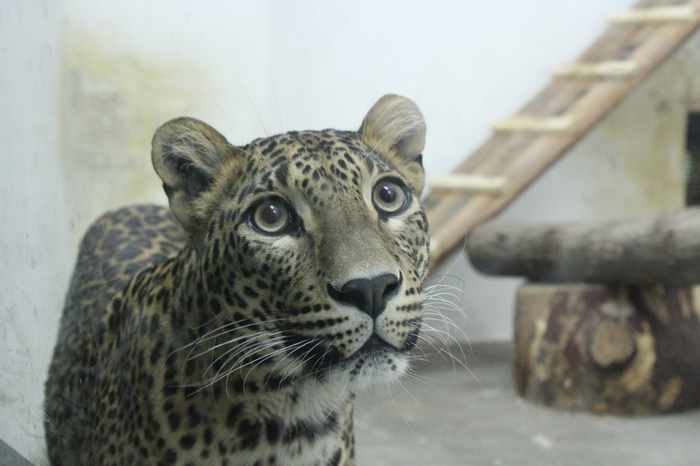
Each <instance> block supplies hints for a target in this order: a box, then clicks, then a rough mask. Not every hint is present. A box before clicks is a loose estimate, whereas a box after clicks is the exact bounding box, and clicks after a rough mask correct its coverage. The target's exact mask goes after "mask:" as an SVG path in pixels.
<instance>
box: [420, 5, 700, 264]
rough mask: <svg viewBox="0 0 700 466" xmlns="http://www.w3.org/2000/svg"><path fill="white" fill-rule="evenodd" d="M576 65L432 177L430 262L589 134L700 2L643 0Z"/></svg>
mask: <svg viewBox="0 0 700 466" xmlns="http://www.w3.org/2000/svg"><path fill="white" fill-rule="evenodd" d="M609 19H610V23H611V24H610V27H609V28H608V29H607V31H606V32H605V33H604V34H603V35H602V36H601V37H600V38H599V39H598V40H597V41H596V42H595V43H594V44H593V45H592V46H591V47H590V48H589V49H588V50H586V52H584V53H583V54H582V55H581V56H580V57H579V58H578V60H576V61H575V62H573V63H571V64H567V65H563V66H559V67H557V68H555V69H554V70H553V73H552V75H553V79H552V81H551V83H550V84H549V85H548V86H547V87H545V89H544V90H542V91H541V92H540V93H539V94H538V95H537V96H536V97H535V98H534V100H532V101H531V102H530V103H529V104H527V105H526V106H525V107H524V108H523V109H522V110H521V111H520V112H519V113H518V114H517V115H515V116H514V117H512V118H508V119H504V120H499V121H496V122H494V123H493V125H492V126H493V135H492V136H491V137H490V138H489V139H488V140H487V141H486V142H485V143H484V144H483V145H482V146H481V147H479V148H478V149H477V150H476V151H475V152H473V153H472V154H471V155H470V156H469V157H468V158H467V159H466V160H465V161H464V162H462V164H461V165H459V166H458V167H457V168H456V169H455V170H454V172H453V173H452V174H451V175H442V176H434V177H430V178H429V179H428V187H430V188H431V192H430V194H429V195H428V196H427V197H426V198H425V199H424V201H423V204H424V206H425V210H426V214H427V216H428V220H429V222H430V236H431V254H430V255H431V263H432V265H433V268H434V267H435V266H437V265H439V264H440V263H441V262H442V261H443V260H444V259H445V258H446V257H447V256H448V255H449V254H450V253H451V252H454V251H455V250H456V249H457V248H460V247H461V245H462V243H463V241H464V238H465V235H466V233H468V232H469V231H471V230H472V229H474V228H475V227H477V226H478V225H480V224H481V223H483V222H484V221H486V220H488V219H489V218H491V217H493V216H494V215H496V214H497V213H498V212H500V211H501V210H502V209H503V208H505V207H506V206H507V205H508V204H510V202H512V201H513V200H514V199H515V198H516V197H517V196H518V195H519V194H520V193H521V192H522V191H523V190H524V189H525V188H527V187H528V186H529V185H530V183H532V182H533V181H534V180H535V179H536V178H537V177H538V176H539V175H541V174H542V173H543V172H544V171H545V170H546V169H547V168H548V167H549V166H550V165H552V164H553V163H554V162H555V161H556V160H557V159H559V157H561V156H562V155H563V154H564V153H565V152H566V151H567V150H568V149H569V148H570V147H571V146H572V145H573V144H574V143H576V142H577V141H578V140H579V139H581V137H583V136H584V135H585V134H586V133H588V132H589V131H590V130H591V129H592V128H593V127H594V126H595V125H596V124H597V123H598V122H599V121H601V119H602V118H603V117H605V116H606V115H607V114H608V113H609V112H610V111H611V110H612V109H613V108H615V106H616V105H617V104H618V103H620V102H621V101H622V100H623V99H624V98H625V97H626V96H627V95H629V94H630V92H631V91H632V90H633V89H634V88H635V87H636V86H637V85H638V84H639V83H640V82H641V81H643V80H644V78H646V77H647V76H648V75H649V73H651V72H652V71H653V70H654V69H655V68H657V67H658V66H659V65H660V64H661V63H662V62H663V61H664V60H665V59H666V58H668V57H669V56H670V55H671V54H672V53H673V52H674V51H675V50H676V49H677V48H678V47H679V46H680V45H681V44H682V43H683V42H684V41H685V40H686V39H688V38H689V37H690V35H691V34H692V33H693V32H694V31H695V30H696V29H697V28H698V26H699V25H700V0H689V1H688V0H686V1H684V2H683V3H679V2H678V0H642V1H641V2H639V3H638V4H637V5H636V6H635V7H634V8H633V9H631V10H627V11H622V12H619V13H616V14H614V15H612V16H611V17H610V18H609Z"/></svg>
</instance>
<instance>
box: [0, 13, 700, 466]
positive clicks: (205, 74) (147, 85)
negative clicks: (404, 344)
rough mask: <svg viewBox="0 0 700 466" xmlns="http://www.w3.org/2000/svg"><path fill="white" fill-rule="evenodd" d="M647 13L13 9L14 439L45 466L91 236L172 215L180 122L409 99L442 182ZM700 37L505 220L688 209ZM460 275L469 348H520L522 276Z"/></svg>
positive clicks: (345, 120) (462, 271) (247, 123)
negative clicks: (113, 219) (169, 149)
mask: <svg viewBox="0 0 700 466" xmlns="http://www.w3.org/2000/svg"><path fill="white" fill-rule="evenodd" d="M632 3H633V2H632V0H589V1H586V2H561V1H556V0H532V1H528V2H524V1H518V0H504V1H501V2H453V1H447V0H437V1H432V2H400V1H389V0H387V1H382V2H376V1H369V0H358V1H355V2H322V1H300V2H275V1H260V2H243V1H223V0H221V1H214V0H211V1H207V2H197V3H196V4H195V3H194V2H187V1H184V0H168V1H165V0H153V1H149V2H136V1H132V2H129V1H124V2H119V3H116V2H109V3H107V2H94V1H91V0H73V1H65V2H62V1H60V0H56V1H53V2H5V3H3V5H2V8H0V123H1V124H0V141H2V143H1V144H0V161H2V166H3V170H1V171H0V196H1V199H2V207H1V208H0V220H1V221H2V223H1V224H2V228H1V229H0V247H1V248H2V257H0V267H1V268H0V276H2V277H3V279H2V282H0V283H1V285H0V286H1V288H0V329H1V332H2V333H0V419H2V422H0V438H2V439H3V440H5V441H6V442H8V443H9V444H10V445H11V446H13V447H14V448H16V449H17V450H18V451H19V452H20V453H22V454H23V455H25V456H27V457H28V459H30V460H32V461H33V462H35V463H37V464H42V463H43V462H44V459H43V458H44V456H43V444H42V434H43V429H42V422H43V415H42V410H41V402H42V398H43V386H42V385H43V380H44V378H45V373H46V369H47V366H48V363H49V359H50V355H51V348H52V346H53V343H54V341H55V332H56V328H57V324H58V319H59V316H60V310H61V306H62V299H63V295H64V293H65V289H66V285H67V283H68V279H69V275H70V269H71V267H72V264H73V261H74V257H75V252H76V246H77V242H78V240H79V237H80V235H82V233H83V232H84V230H85V228H86V227H87V225H88V224H89V223H90V222H91V221H92V220H93V219H94V218H95V217H96V216H97V215H99V214H100V213H101V212H103V211H104V210H106V209H110V208H114V207H117V206H120V205H123V204H126V203H132V202H161V203H162V202H164V200H165V199H164V196H163V195H162V193H161V188H160V184H159V182H158V179H157V177H156V176H155V175H154V174H153V173H152V169H151V167H150V161H149V150H150V147H149V146H150V137H151V135H152V133H153V131H154V130H155V128H156V127H157V126H158V125H159V124H160V123H162V122H163V121H165V120H167V119H169V118H171V117H175V116H179V115H182V114H188V115H191V116H195V117H198V118H201V119H203V120H205V121H207V122H209V123H211V124H213V125H214V126H215V127H217V128H218V129H219V130H220V131H222V132H223V133H224V134H225V135H226V136H227V137H229V139H230V140H231V141H232V142H234V143H244V142H246V141H247V140H249V139H251V138H254V137H258V136H264V135H265V134H266V133H269V134H272V133H277V132H280V131H286V130H290V129H318V128H323V127H338V128H343V129H352V128H356V127H357V126H358V125H359V123H360V121H361V119H362V117H363V116H364V114H365V112H366V111H367V110H368V109H369V107H370V106H371V105H372V104H373V103H374V101H375V100H376V99H377V98H379V97H380V96H381V95H383V94H384V93H387V92H394V93H400V94H404V95H407V96H409V97H411V98H413V99H414V100H415V101H416V102H417V103H418V104H419V106H420V107H421V109H422V110H423V112H424V114H425V116H426V119H427V121H428V144H427V147H426V151H425V162H426V168H427V170H428V172H429V173H445V172H448V171H449V170H450V169H451V168H452V167H453V166H454V165H456V164H457V163H458V162H459V161H460V160H461V159H462V158H463V157H464V156H465V155H466V154H467V153H469V152H470V151H471V150H472V149H473V148H475V147H476V146H478V145H479V144H480V142H481V141H482V140H483V139H484V138H486V137H487V136H488V134H489V122H490V121H491V120H493V119H495V118H498V117H503V116H508V115H510V114H512V113H514V112H516V111H517V109H518V108H519V107H521V106H522V105H523V104H524V103H525V102H526V101H527V100H528V99H529V98H530V97H531V96H532V95H534V93H535V92H536V91H538V90H539V89H540V88H541V87H542V86H543V85H544V84H546V82H547V80H548V79H549V77H548V71H549V69H550V68H551V67H553V66H554V65H556V64H559V63H563V62H567V61H570V60H572V59H573V58H574V57H575V56H577V55H578V53H580V52H581V51H582V50H583V49H584V48H585V47H586V46H587V45H588V44H590V43H591V41H592V40H593V39H594V38H595V37H596V36H597V35H598V34H599V33H600V32H602V30H603V29H604V27H605V21H604V18H605V16H606V15H607V14H608V13H610V12H612V11H614V10H617V9H620V8H623V7H627V6H629V5H631V4H632ZM697 43H698V40H697V39H696V40H694V41H693V43H692V44H689V45H688V46H687V47H685V48H684V50H683V52H682V53H681V54H680V55H679V58H677V59H676V60H674V61H672V62H671V63H669V64H668V65H667V66H666V67H664V69H662V70H660V71H659V72H658V73H656V75H655V76H654V78H652V80H650V81H649V83H647V84H645V85H644V86H642V87H641V88H639V89H638V90H637V91H636V93H635V98H633V99H631V100H630V101H628V102H627V103H625V104H624V105H623V106H622V107H620V109H619V110H617V111H616V112H615V113H614V114H613V115H611V117H610V118H608V119H607V120H606V121H605V122H604V123H603V124H602V125H601V126H600V127H599V128H598V129H596V130H595V131H594V133H592V134H591V135H590V136H589V137H588V138H586V140H585V141H583V142H582V143H581V144H579V145H578V146H577V147H575V148H574V149H573V150H572V151H571V154H570V155H568V156H567V157H566V158H565V159H564V160H563V161H562V162H560V163H558V164H557V165H556V166H555V167H554V168H552V169H551V170H550V171H549V172H548V173H547V174H546V175H545V176H544V177H543V178H542V179H541V181H539V182H538V183H537V184H536V185H535V186H534V187H533V189H532V190H530V191H529V192H527V193H526V194H525V195H524V196H523V197H522V198H520V199H519V200H518V201H517V202H516V203H515V204H514V205H513V206H512V207H511V208H510V209H508V211H507V212H506V213H505V215H506V216H509V217H511V218H519V219H531V220H537V219H548V220H574V219H588V218H601V217H618V216H622V215H636V214H642V213H648V212H656V211H659V210H664V209H668V208H672V207H677V206H679V205H680V204H681V191H682V180H681V172H680V167H681V154H682V132H683V125H684V115H685V112H686V110H687V106H689V105H695V102H696V99H697V98H699V97H700V91H699V90H698V86H697V83H696V80H695V79H694V78H692V77H693V76H700V73H698V72H697V71H698V70H697V69H696V68H697V66H698V65H697V64H698V62H700V60H698V58H697V57H698V55H697V53H696V49H697V48H698V45H697ZM695 108H697V107H695ZM659 154H662V156H661V157H659V156H658V155H659ZM444 273H447V271H445V272H444ZM449 274H450V275H452V276H454V278H451V279H446V283H448V284H449V285H454V286H456V287H457V288H458V290H457V291H456V292H455V293H456V295H457V301H459V302H460V305H461V307H462V308H463V309H464V311H465V312H466V316H467V318H466V319H464V318H462V317H460V316H459V315H458V314H459V313H454V312H450V311H447V312H448V315H449V316H450V317H452V318H455V319H457V321H458V324H459V325H460V327H461V329H462V330H463V331H464V332H465V333H466V336H467V337H468V338H469V339H470V340H472V341H478V340H489V339H508V338H510V332H511V324H510V319H511V314H512V309H511V308H512V296H513V290H514V286H515V281H512V280H495V279H486V278H483V277H479V276H476V274H475V273H474V272H473V271H472V270H470V269H469V268H468V267H466V266H464V264H463V259H460V260H459V261H458V262H457V264H456V265H455V267H454V268H452V270H451V271H450V272H449ZM463 338H464V337H462V339H463Z"/></svg>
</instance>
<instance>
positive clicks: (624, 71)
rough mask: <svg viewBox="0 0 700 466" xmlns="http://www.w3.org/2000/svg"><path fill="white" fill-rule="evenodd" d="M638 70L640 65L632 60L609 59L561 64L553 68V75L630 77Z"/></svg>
mask: <svg viewBox="0 0 700 466" xmlns="http://www.w3.org/2000/svg"><path fill="white" fill-rule="evenodd" d="M638 70H639V65H638V64H637V63H636V62H634V61H632V60H609V61H602V62H599V63H570V64H568V65H561V66H558V67H556V68H554V69H553V70H552V76H554V77H555V78H569V79H628V78H631V77H633V76H634V74H635V73H636V72H637V71H638Z"/></svg>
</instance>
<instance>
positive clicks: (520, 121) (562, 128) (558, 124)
mask: <svg viewBox="0 0 700 466" xmlns="http://www.w3.org/2000/svg"><path fill="white" fill-rule="evenodd" d="M573 127H574V119H573V118H571V117H569V116H562V117H550V118H538V117H531V116H525V115H521V116H515V117H512V118H505V119H502V120H496V121H494V122H493V123H492V124H491V128H493V130H494V131H501V132H514V131H526V132H529V133H568V132H569V131H571V130H572V129H573Z"/></svg>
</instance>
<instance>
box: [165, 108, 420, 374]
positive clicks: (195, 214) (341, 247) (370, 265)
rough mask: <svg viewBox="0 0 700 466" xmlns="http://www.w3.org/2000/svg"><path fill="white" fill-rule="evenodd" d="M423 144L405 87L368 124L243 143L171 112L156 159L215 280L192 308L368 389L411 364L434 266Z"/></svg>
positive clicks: (267, 355) (256, 350) (273, 353)
mask: <svg viewBox="0 0 700 466" xmlns="http://www.w3.org/2000/svg"><path fill="white" fill-rule="evenodd" d="M424 145H425V123H424V120H423V116H422V114H421V112H420V110H419V109H418V107H417V106H416V105H415V104H414V103H413V102H412V101H410V100H409V99H406V98H404V97H400V96H396V95H387V96H384V97H382V98H381V99H380V100H379V101H378V102H377V103H376V104H375V105H374V106H373V107H372V108H371V110H370V111H369V113H368V114H367V116H366V117H365V118H364V120H363V122H362V124H361V126H360V128H359V130H358V131H337V130H323V131H304V132H289V133H285V134H280V135H277V136H272V137H267V138H263V139H257V140H254V141H252V142H251V143H249V144H248V145H245V146H241V147H234V146H232V145H231V144H229V143H228V142H227V141H226V139H225V138H224V137H223V136H222V135H221V134H220V133H218V132H217V131H216V130H214V129H213V128H211V127H210V126H208V125H207V124H205V123H203V122H201V121H198V120H195V119H192V118H178V119H175V120H171V121H169V122H167V123H165V124H164V125H163V126H161V127H160V128H159V129H158V130H157V132H156V134H155V136H154V139H153V153H152V159H153V164H154V167H155V169H156V172H157V173H158V175H159V176H160V178H161V179H162V181H163V185H164V189H165V192H166V194H167V196H168V198H169V202H170V208H171V210H172V211H173V213H174V215H175V216H176V218H177V219H178V221H179V222H180V223H181V224H182V226H183V228H184V229H185V230H186V232H187V233H188V235H189V238H190V241H191V244H192V248H191V250H192V257H193V259H192V260H193V261H194V262H195V263H196V268H197V270H199V272H200V275H199V276H200V277H201V283H202V285H201V286H198V287H195V286H194V284H191V285H189V286H191V287H192V288H197V289H196V290H192V293H194V294H195V295H196V296H195V298H194V299H193V300H191V301H192V302H194V303H195V304H194V305H193V309H188V312H189V313H192V314H195V315H196V314H199V313H202V314H203V315H206V316H207V318H206V319H209V318H211V316H212V315H213V316H215V317H216V319H217V320H218V322H220V323H221V322H224V323H225V325H230V326H233V327H235V328H237V329H238V333H236V332H232V333H231V334H230V335H231V338H230V339H231V342H230V345H231V349H232V351H235V349H234V348H236V345H239V346H240V345H244V346H245V345H248V346H247V348H248V351H243V350H240V349H239V350H238V352H239V353H240V354H241V355H245V356H246V357H248V358H249V359H250V358H251V357H252V355H255V356H256V359H255V360H256V361H257V362H256V364H257V365H259V366H262V365H265V364H268V365H269V368H270V369H269V370H275V371H279V372H280V373H281V374H282V375H284V376H292V377H304V376H315V377H317V378H324V377H325V378H335V379H338V380H342V381H343V383H348V384H350V386H351V387H355V388H361V387H362V386H364V385H366V384H368V383H371V382H374V381H377V380H380V381H381V380H383V381H388V380H392V379H394V378H396V377H398V376H400V375H401V374H402V373H404V372H405V371H406V369H407V367H408V362H409V356H408V351H409V350H410V349H411V348H412V347H413V346H414V345H415V344H416V340H417V338H418V335H419V331H420V327H421V319H422V314H423V299H424V298H423V291H422V282H423V280H424V279H425V277H426V274H427V270H428V247H429V246H428V243H429V241H428V234H427V228H428V225H427V220H426V217H425V215H424V213H423V210H422V208H421V206H420V204H419V202H418V201H419V196H420V193H421V191H422V189H423V183H424V172H423V167H422V161H421V157H422V155H421V153H422V151H423V147H424ZM183 286H188V284H183ZM197 303H198V304H197ZM206 319H204V318H202V321H206ZM221 325H224V324H221ZM241 332H243V333H245V332H248V333H247V338H244V339H241V338H240V337H239V334H240V333H241ZM234 335H235V338H234ZM219 341H221V340H219ZM234 359H235V358H234ZM230 364H231V370H233V369H234V368H235V367H236V364H238V365H239V366H240V365H241V364H240V363H239V362H238V361H231V362H230ZM227 370H228V369H227Z"/></svg>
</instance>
